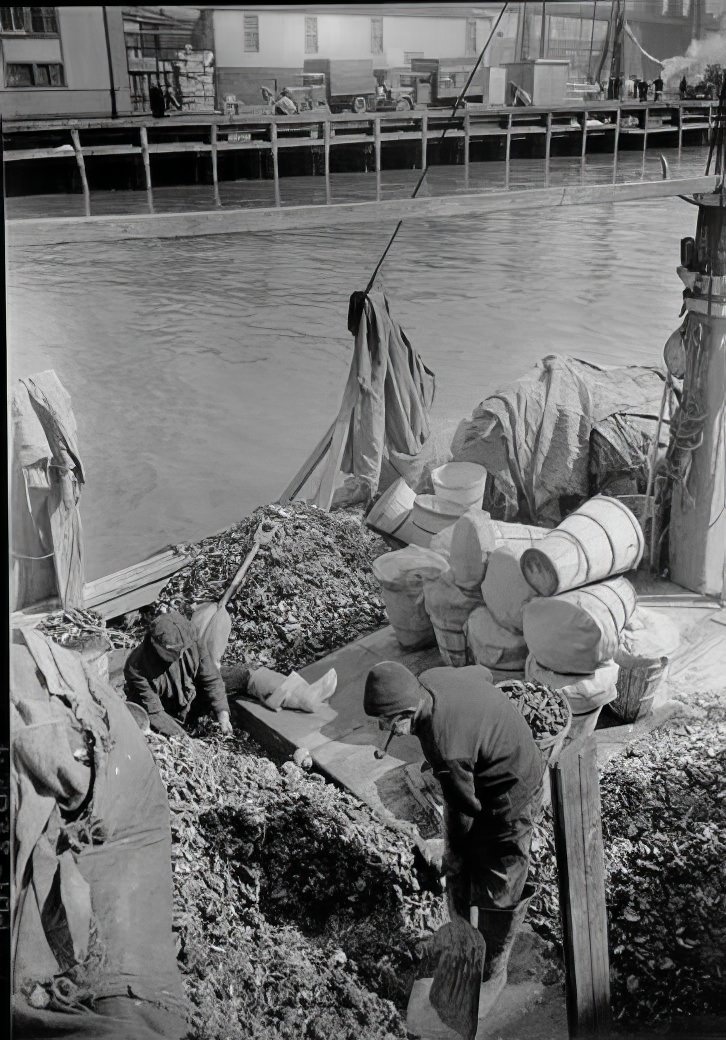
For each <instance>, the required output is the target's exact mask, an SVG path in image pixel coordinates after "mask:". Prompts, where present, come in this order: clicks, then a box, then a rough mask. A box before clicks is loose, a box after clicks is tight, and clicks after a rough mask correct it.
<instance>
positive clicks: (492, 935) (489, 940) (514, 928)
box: [479, 885, 534, 1019]
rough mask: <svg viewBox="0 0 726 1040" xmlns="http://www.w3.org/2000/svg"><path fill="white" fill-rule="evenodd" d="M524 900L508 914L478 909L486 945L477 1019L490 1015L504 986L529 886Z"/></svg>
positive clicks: (504, 911) (528, 902)
mask: <svg viewBox="0 0 726 1040" xmlns="http://www.w3.org/2000/svg"><path fill="white" fill-rule="evenodd" d="M523 895H524V898H523V899H522V900H520V902H519V903H517V905H516V906H514V907H511V908H509V909H507V910H493V909H491V908H490V907H485V906H480V907H479V931H480V932H481V934H482V935H483V936H484V941H485V943H486V959H485V961H484V975H483V977H482V986H481V990H480V992H479V1018H480V1019H481V1018H486V1017H487V1015H488V1014H489V1013H490V1012H491V1010H492V1009H493V1007H494V1005H495V1004H496V1002H497V1001H498V1000H499V997H500V996H501V994H502V991H503V989H504V987H505V986H506V984H507V964H508V963H509V955H510V954H511V952H512V946H513V945H514V940H515V939H516V937H517V932H518V931H519V928H520V925H521V924H522V922H523V921H524V918H525V915H526V913H527V909H528V908H529V904H530V902H531V901H532V897H533V895H534V889H533V888H532V886H531V885H526V886H525V890H524V893H523Z"/></svg>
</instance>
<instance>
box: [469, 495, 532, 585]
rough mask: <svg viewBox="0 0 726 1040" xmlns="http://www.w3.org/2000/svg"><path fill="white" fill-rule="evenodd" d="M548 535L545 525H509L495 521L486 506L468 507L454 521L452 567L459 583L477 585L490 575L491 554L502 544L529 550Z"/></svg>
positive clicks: (501, 521)
mask: <svg viewBox="0 0 726 1040" xmlns="http://www.w3.org/2000/svg"><path fill="white" fill-rule="evenodd" d="M546 534H548V530H547V528H545V527H529V526H527V525H526V524H508V523H505V522H504V521H503V520H492V518H491V516H490V515H489V513H487V512H485V511H484V510H482V509H468V510H467V511H466V512H465V513H464V514H463V515H462V516H461V517H459V519H458V520H457V521H456V523H455V524H454V530H453V533H452V536H451V569H452V571H453V572H454V577H455V578H456V583H457V585H461V587H462V588H473V587H474V586H475V585H481V583H482V582H483V581H484V576H485V575H486V570H487V563H488V561H489V556H490V554H491V553H492V552H494V550H495V549H498V548H501V547H502V546H505V545H507V546H511V547H513V548H516V547H517V546H521V548H522V549H528V548H529V547H530V546H531V545H533V544H534V543H535V542H537V541H539V540H540V538H544V536H545V535H546Z"/></svg>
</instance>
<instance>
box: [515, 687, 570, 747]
mask: <svg viewBox="0 0 726 1040" xmlns="http://www.w3.org/2000/svg"><path fill="white" fill-rule="evenodd" d="M517 685H521V684H520V683H519V682H518V680H511V679H505V680H504V681H503V682H498V683H497V686H498V687H499V689H500V690H503V691H504V692H505V693H506V692H507V687H510V688H511V687H514V689H515V690H516V687H517ZM547 692H548V695H549V696H550V697H551V698H552V699H553V700H555V701H558V703H559V705H560V707H561V709H562V712H563V714H564V716H565V719H566V721H565V724H564V725H563V726H562V728H561V729H558V730H557V732H556V733H548V734H547V735H546V736H544V737H535V738H534V742H535V744H536V745H537V747H538V748H539V749H540V751H541V752H542V755H543V757H544V760H545V763H546V765H552V764H553V763H554V762H556V761H557V758H558V756H559V754H560V752H561V751H562V748H563V747H564V744H565V740H566V739H567V734H568V733H569V732H570V728H571V726H572V708H571V707H570V702H569V701H568V700H567V697H565V695H564V693H562V692H561V691H560V690H556V689H554V688H553V687H551V686H549V687H547Z"/></svg>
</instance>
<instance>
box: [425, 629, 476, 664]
mask: <svg viewBox="0 0 726 1040" xmlns="http://www.w3.org/2000/svg"><path fill="white" fill-rule="evenodd" d="M433 627H434V634H435V636H436V643H437V645H438V648H439V653H440V654H441V658H442V660H443V662H444V664H447V665H449V667H451V668H464V667H465V665H468V664H469V651H468V647H467V645H466V636H465V635H464V633H463V632H452V631H450V630H449V629H445V628H439V626H438V625H436V624H434V626H433Z"/></svg>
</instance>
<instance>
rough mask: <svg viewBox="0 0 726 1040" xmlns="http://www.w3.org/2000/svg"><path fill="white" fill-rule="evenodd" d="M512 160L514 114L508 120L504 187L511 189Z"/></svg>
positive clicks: (510, 114)
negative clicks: (510, 168) (510, 169)
mask: <svg viewBox="0 0 726 1040" xmlns="http://www.w3.org/2000/svg"><path fill="white" fill-rule="evenodd" d="M511 159H512V113H511V112H510V113H509V116H508V118H507V151H506V155H505V159H504V187H505V188H508V187H509V167H510V166H511Z"/></svg>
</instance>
